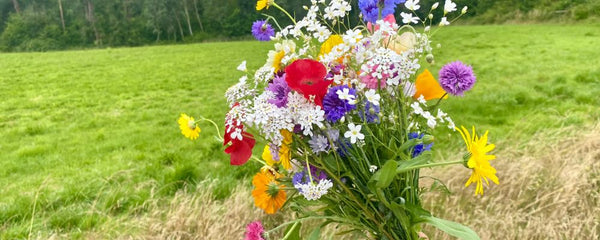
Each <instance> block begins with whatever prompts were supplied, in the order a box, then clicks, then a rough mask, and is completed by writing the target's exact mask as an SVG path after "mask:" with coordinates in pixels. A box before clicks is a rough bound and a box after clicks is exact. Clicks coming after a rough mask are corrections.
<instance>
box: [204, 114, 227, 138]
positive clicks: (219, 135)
mask: <svg viewBox="0 0 600 240" xmlns="http://www.w3.org/2000/svg"><path fill="white" fill-rule="evenodd" d="M200 120H201V121H207V122H209V123H212V125H213V126H214V127H215V129H217V138H218V139H219V141H221V142H223V141H224V139H223V137H222V136H221V131H220V130H219V125H217V123H215V122H214V121H213V120H210V119H208V118H204V117H200Z"/></svg>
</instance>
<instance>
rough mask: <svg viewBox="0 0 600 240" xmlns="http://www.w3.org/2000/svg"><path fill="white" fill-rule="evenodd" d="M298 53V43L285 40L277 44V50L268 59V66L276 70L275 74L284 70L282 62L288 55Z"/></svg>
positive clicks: (270, 53)
mask: <svg viewBox="0 0 600 240" xmlns="http://www.w3.org/2000/svg"><path fill="white" fill-rule="evenodd" d="M295 51H296V43H294V41H291V40H283V41H282V42H281V43H276V44H275V50H271V51H269V53H268V57H267V63H266V64H267V66H271V67H273V68H274V70H275V72H279V70H281V69H282V65H283V63H282V61H283V58H284V57H285V56H286V55H289V54H290V53H293V52H295Z"/></svg>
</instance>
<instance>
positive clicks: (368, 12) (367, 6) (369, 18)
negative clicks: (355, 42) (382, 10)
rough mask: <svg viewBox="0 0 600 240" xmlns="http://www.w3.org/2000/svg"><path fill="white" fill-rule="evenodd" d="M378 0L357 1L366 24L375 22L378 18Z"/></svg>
mask: <svg viewBox="0 0 600 240" xmlns="http://www.w3.org/2000/svg"><path fill="white" fill-rule="evenodd" d="M377 3H378V0H358V8H360V12H361V13H362V15H363V19H364V20H365V21H366V22H372V23H374V22H376V21H377V19H378V18H379V7H378V6H377Z"/></svg>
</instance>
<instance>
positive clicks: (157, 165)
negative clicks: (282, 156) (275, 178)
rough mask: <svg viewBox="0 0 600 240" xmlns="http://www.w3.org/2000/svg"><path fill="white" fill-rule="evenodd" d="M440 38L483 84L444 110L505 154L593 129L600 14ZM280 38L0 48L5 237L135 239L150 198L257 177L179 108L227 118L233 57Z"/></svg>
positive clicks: (448, 140) (597, 110) (439, 59)
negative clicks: (594, 21) (191, 132)
mask: <svg viewBox="0 0 600 240" xmlns="http://www.w3.org/2000/svg"><path fill="white" fill-rule="evenodd" d="M433 40H434V45H436V44H437V43H440V44H441V45H442V48H435V52H434V53H435V55H436V60H435V61H436V64H435V65H433V66H431V67H430V70H432V72H434V73H435V72H437V70H439V68H440V67H441V66H442V65H443V64H444V63H447V62H449V61H453V60H458V59H460V60H462V61H463V62H466V63H469V64H472V65H473V68H474V70H475V71H476V74H477V77H478V81H479V82H478V83H477V85H476V86H475V88H474V89H473V90H472V91H471V92H470V93H468V94H467V96H465V97H463V98H450V99H449V100H447V101H446V102H444V103H443V108H444V109H445V110H446V112H448V113H449V114H451V116H452V117H453V119H454V121H455V122H456V123H457V125H466V126H471V125H476V126H478V128H479V129H489V130H490V136H491V141H493V142H495V143H497V145H498V146H497V149H498V150H497V151H498V152H497V154H498V155H499V157H498V160H497V161H508V159H504V158H503V157H502V155H501V153H502V152H506V151H509V150H510V151H519V150H520V149H523V146H524V144H525V143H528V142H529V141H543V139H539V138H534V137H533V136H539V134H540V133H544V132H556V131H557V130H559V129H579V130H581V131H582V132H585V129H586V128H590V126H593V125H595V124H596V123H597V122H599V120H600V97H599V96H600V61H598V59H599V57H598V54H599V53H600V44H598V43H600V25H578V26H549V25H534V26H524V25H523V26H518V25H517V26H506V25H505V26H456V27H449V28H444V29H441V30H440V31H438V32H437V33H436V36H435V38H434V39H433ZM270 47H271V45H270V44H268V43H258V42H227V43H206V44H195V45H178V46H160V47H140V48H122V49H121V48H120V49H104V50H89V51H68V52H50V53H19V54H13V53H10V54H0V99H2V100H1V101H0V139H1V140H0V153H1V156H2V157H1V158H0V166H1V167H0V238H1V239H12V238H47V237H49V236H62V237H69V238H79V237H84V238H85V237H89V236H90V235H89V234H90V233H94V234H100V235H94V236H102V237H100V238H104V237H115V236H134V237H135V236H137V235H138V234H144V231H145V230H144V227H143V224H142V225H140V224H135V222H136V220H137V219H143V217H144V216H145V215H146V214H148V212H149V211H150V209H149V208H150V207H151V205H152V206H153V204H149V203H150V202H152V203H157V202H159V203H160V202H164V203H165V204H164V205H165V206H166V207H168V203H169V201H170V199H172V198H173V196H174V195H175V194H176V192H178V191H180V190H187V191H189V192H190V193H189V194H191V195H194V194H197V192H195V191H197V190H196V189H202V188H201V187H202V186H196V185H197V184H206V181H204V180H205V179H214V178H219V181H217V182H216V183H215V184H216V186H213V187H212V188H211V189H212V190H211V191H213V197H214V198H217V199H226V198H228V197H229V194H230V192H231V191H232V190H233V189H234V188H235V187H236V186H238V185H243V186H248V187H249V186H250V181H247V180H246V179H247V176H249V175H251V174H253V171H254V170H256V169H257V168H256V166H242V167H231V166H229V162H228V158H227V156H226V155H225V154H224V153H222V149H223V147H222V146H221V143H219V142H217V141H216V140H215V139H214V138H213V136H214V135H215V134H216V130H215V129H213V128H212V127H211V126H210V125H208V124H204V125H202V126H201V127H202V133H201V136H200V138H199V139H198V140H197V141H195V142H191V141H189V140H187V139H185V138H184V137H183V136H181V135H180V133H179V130H178V126H177V125H176V119H177V117H178V115H179V114H180V113H181V112H185V113H188V114H190V115H192V116H200V115H202V116H204V117H207V118H211V119H214V120H215V121H216V122H218V123H220V122H222V119H223V117H224V114H225V112H226V111H227V106H226V103H225V100H224V97H223V93H224V92H225V90H226V89H227V88H228V87H229V86H230V85H232V84H233V83H235V82H236V81H237V79H238V78H239V77H240V73H239V72H238V71H236V70H235V68H236V66H237V65H238V64H239V63H240V62H241V61H243V60H247V61H248V65H249V68H250V69H255V68H256V67H258V66H260V65H262V63H263V61H264V59H265V57H266V53H267V51H268V50H269V48H270ZM446 133H447V134H446ZM561 134H565V135H569V134H570V132H566V131H563V132H562V133H561ZM461 147H462V142H461V140H460V137H459V136H457V135H456V134H451V133H450V132H442V133H441V137H439V138H438V139H437V140H436V148H437V150H436V152H437V153H439V155H440V157H446V156H452V155H455V154H458V153H460V151H461ZM522 154H524V155H526V153H522ZM464 174H465V176H464V177H465V180H466V178H467V173H466V172H465V173H464ZM505 174H508V173H503V172H502V169H499V174H498V175H499V177H500V178H501V179H502V177H503V175H505ZM240 179H242V181H239V180H240ZM197 187H198V188H197ZM489 191H490V192H493V191H494V188H493V187H492V189H491V190H489ZM598 191H600V189H598ZM249 199H250V196H249V195H248V201H251V200H249ZM475 201H476V200H475ZM159 205H160V204H159ZM239 224H240V225H243V224H245V223H239Z"/></svg>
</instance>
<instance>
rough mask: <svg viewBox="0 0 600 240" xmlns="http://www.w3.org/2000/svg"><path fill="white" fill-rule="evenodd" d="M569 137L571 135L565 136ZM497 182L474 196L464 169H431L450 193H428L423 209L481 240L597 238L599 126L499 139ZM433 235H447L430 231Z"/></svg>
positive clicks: (599, 223) (599, 228) (599, 212)
mask: <svg viewBox="0 0 600 240" xmlns="http://www.w3.org/2000/svg"><path fill="white" fill-rule="evenodd" d="M565 136H569V137H565ZM496 155H497V156H498V160H495V161H493V163H492V165H493V166H495V167H496V169H497V170H498V174H497V175H498V177H499V178H500V185H498V186H496V185H494V186H492V187H491V188H487V189H486V192H485V195H484V196H483V197H474V196H473V193H474V189H473V186H471V188H469V189H464V187H463V184H464V182H465V180H466V176H465V173H464V171H465V170H464V168H463V169H461V168H462V167H460V166H456V167H451V168H448V169H447V171H444V172H441V171H433V172H431V173H430V174H431V175H433V176H435V177H438V178H440V179H442V180H443V181H445V182H448V183H449V184H448V187H449V188H450V189H452V190H455V191H456V192H454V194H453V195H450V196H443V195H441V194H427V195H426V203H425V204H426V206H425V208H426V209H430V210H432V213H434V214H435V215H437V216H439V217H442V218H445V219H450V220H454V221H457V222H460V223H464V224H466V225H468V226H470V227H471V228H473V229H474V230H475V231H476V232H477V233H479V235H480V237H481V238H482V239H600V125H597V126H595V127H592V128H590V129H585V130H584V131H582V130H576V129H562V130H560V131H558V132H552V133H544V134H540V135H539V136H536V139H535V140H533V141H531V142H530V143H525V144H522V145H518V146H514V145H513V146H511V143H510V142H504V143H500V144H498V149H497V151H496ZM429 232H430V233H431V236H430V238H431V239H448V238H449V237H448V236H445V235H444V234H443V233H440V232H438V231H429Z"/></svg>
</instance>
